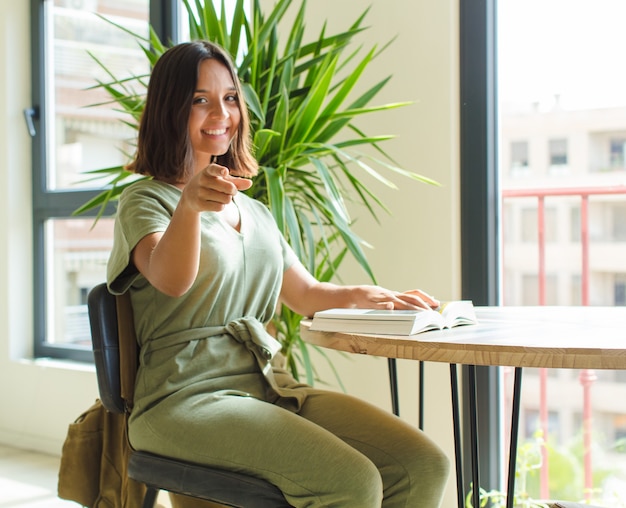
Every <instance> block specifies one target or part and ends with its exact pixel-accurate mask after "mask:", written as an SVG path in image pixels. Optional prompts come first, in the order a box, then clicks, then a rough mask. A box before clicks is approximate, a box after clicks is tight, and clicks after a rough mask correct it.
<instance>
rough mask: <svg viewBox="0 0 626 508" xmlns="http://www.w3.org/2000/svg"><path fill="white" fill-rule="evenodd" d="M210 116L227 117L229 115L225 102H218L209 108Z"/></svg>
mask: <svg viewBox="0 0 626 508" xmlns="http://www.w3.org/2000/svg"><path fill="white" fill-rule="evenodd" d="M209 116H211V117H212V118H227V117H228V109H226V106H225V105H224V104H222V103H221V102H220V103H217V104H215V105H214V106H213V107H212V108H211V109H210V110H209Z"/></svg>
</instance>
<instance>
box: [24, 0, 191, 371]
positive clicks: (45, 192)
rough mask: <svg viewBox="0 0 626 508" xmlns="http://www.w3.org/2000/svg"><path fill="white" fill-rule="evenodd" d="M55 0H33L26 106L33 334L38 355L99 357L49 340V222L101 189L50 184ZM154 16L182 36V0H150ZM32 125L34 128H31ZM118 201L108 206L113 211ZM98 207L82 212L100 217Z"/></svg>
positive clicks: (164, 34)
mask: <svg viewBox="0 0 626 508" xmlns="http://www.w3.org/2000/svg"><path fill="white" fill-rule="evenodd" d="M51 1H53V0H31V62H32V94H31V104H32V106H31V108H29V109H27V110H25V111H24V115H25V120H26V122H27V125H28V127H29V130H30V131H31V137H32V213H33V224H32V227H33V337H34V347H33V350H34V356H35V358H41V357H47V358H59V359H66V360H74V361H80V362H93V352H92V351H91V350H88V349H86V348H84V347H80V346H72V345H66V344H63V345H61V344H51V343H49V342H47V341H46V336H47V334H46V330H47V318H46V310H47V307H46V306H47V302H46V295H47V294H48V293H47V289H48V288H47V282H46V275H47V274H46V266H47V263H46V248H47V246H46V243H45V226H46V221H48V220H49V219H70V218H72V213H73V211H74V210H76V209H77V208H79V207H80V206H81V205H83V204H84V203H86V202H87V201H88V200H90V199H92V198H93V197H95V196H96V195H97V194H98V193H99V192H100V189H80V190H49V189H48V188H47V183H48V182H47V171H46V169H47V167H48V160H49V159H48V156H49V154H48V153H47V150H46V146H47V143H48V138H49V136H50V133H49V132H46V128H45V126H46V125H47V118H46V114H47V112H48V111H49V108H48V103H47V101H48V96H47V94H46V92H47V90H46V61H45V56H46V46H45V45H46V36H47V34H46V19H45V8H46V7H45V4H46V2H51ZM148 8H149V22H150V24H151V26H152V27H153V28H154V29H155V31H156V32H157V34H158V35H159V37H160V38H161V40H173V41H176V40H177V37H178V33H179V30H178V2H177V0H149V7H148ZM31 127H32V129H31ZM113 212H114V207H113V205H110V207H109V208H108V209H107V210H106V213H107V214H113ZM97 213H98V210H92V211H89V212H86V213H85V214H83V215H81V218H85V217H94V218H95V216H96V214H97Z"/></svg>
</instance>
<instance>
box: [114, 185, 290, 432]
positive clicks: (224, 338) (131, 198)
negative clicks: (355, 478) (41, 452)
mask: <svg viewBox="0 0 626 508" xmlns="http://www.w3.org/2000/svg"><path fill="white" fill-rule="evenodd" d="M180 196H181V190H180V189H178V188H177V187H174V186H172V185H169V184H166V183H162V182H158V181H155V180H140V181H138V182H136V183H134V184H133V185H131V186H130V187H128V188H127V189H125V190H124V192H123V193H122V195H121V197H120V201H119V206H118V212H117V216H116V222H115V232H114V243H113V250H112V252H111V256H110V259H109V264H108V267H107V280H108V285H109V289H110V290H111V292H113V293H115V294H120V293H123V292H125V291H128V290H130V295H131V302H132V306H133V312H134V324H135V330H136V333H137V340H138V342H139V345H140V348H141V350H140V367H139V372H138V373H137V382H136V391H135V401H134V402H135V405H134V409H133V413H132V418H131V423H132V420H133V419H137V418H139V417H140V416H141V414H142V413H143V412H144V411H147V410H148V409H150V408H152V407H154V406H155V405H156V404H157V403H158V402H160V401H162V400H163V399H164V398H166V397H171V396H173V395H177V396H180V397H181V399H180V403H184V400H186V399H188V398H189V397H192V396H194V395H200V394H202V395H208V394H213V395H215V394H216V393H218V392H219V393H220V394H223V393H224V392H227V393H229V394H238V395H246V396H248V395H251V396H254V397H257V398H260V399H263V400H268V401H271V402H275V403H279V404H280V405H286V406H290V405H291V404H290V403H289V402H287V401H285V403H284V404H281V403H280V401H278V399H279V398H280V397H277V396H276V395H277V394H279V395H287V394H285V393H281V390H280V389H276V388H277V386H276V383H275V379H274V377H275V375H280V376H284V374H285V373H284V371H282V370H280V369H272V368H271V367H270V366H269V361H270V360H271V359H272V358H273V357H274V355H275V353H276V352H277V350H278V349H279V344H278V343H277V342H276V341H275V340H274V339H273V338H272V337H271V336H270V335H269V334H267V332H266V331H265V328H264V326H263V325H264V324H266V323H267V322H268V321H269V320H270V319H271V318H272V316H273V314H274V312H275V309H276V305H277V302H278V297H279V294H280V289H281V285H282V274H283V272H284V270H286V269H287V268H288V267H289V266H291V265H292V264H293V263H294V262H295V261H296V259H297V258H296V255H295V253H294V252H293V251H292V249H291V248H290V247H289V245H288V244H287V242H286V241H285V239H284V238H283V236H282V234H281V233H280V231H279V230H278V228H277V227H276V224H275V222H274V219H273V217H272V216H271V214H270V212H269V210H268V209H267V208H266V207H265V206H264V205H263V204H261V203H260V202H258V201H256V200H253V199H251V198H249V197H247V196H246V195H244V194H242V193H239V194H237V195H236V196H235V198H234V203H235V204H236V206H237V208H238V210H239V213H240V218H241V228H240V231H239V232H238V231H236V230H235V229H234V228H232V227H231V226H229V225H228V224H227V223H226V222H225V221H224V220H223V219H222V217H221V214H220V213H216V212H204V213H203V215H202V232H201V255H200V267H199V271H198V277H197V278H196V281H195V282H194V284H193V286H192V287H191V288H190V289H189V291H188V292H187V293H186V294H185V295H183V296H181V297H178V298H174V297H170V296H167V295H165V294H163V293H161V292H159V291H158V290H156V289H155V288H154V287H152V286H151V285H150V284H149V282H148V281H147V280H146V279H145V278H144V277H143V276H142V275H141V274H140V273H139V272H138V271H137V269H136V268H135V267H134V266H133V265H132V263H131V262H130V255H131V251H132V249H133V248H134V247H135V246H136V245H137V243H138V242H139V240H141V239H142V238H143V237H144V236H146V235H147V234H150V233H154V232H159V231H165V229H166V228H167V226H168V224H169V221H170V219H171V216H172V214H173V213H174V210H175V208H176V205H177V204H178V201H179V199H180ZM181 248H184V247H183V246H181ZM272 371H274V372H272ZM285 381H286V380H285ZM280 384H281V386H284V385H285V384H290V382H289V381H287V382H286V383H285V382H282V381H281V383H280ZM270 387H272V388H270ZM287 396H289V397H292V396H293V395H291V394H289V395H287ZM296 399H299V397H296ZM170 402H172V400H170ZM298 405H299V404H298Z"/></svg>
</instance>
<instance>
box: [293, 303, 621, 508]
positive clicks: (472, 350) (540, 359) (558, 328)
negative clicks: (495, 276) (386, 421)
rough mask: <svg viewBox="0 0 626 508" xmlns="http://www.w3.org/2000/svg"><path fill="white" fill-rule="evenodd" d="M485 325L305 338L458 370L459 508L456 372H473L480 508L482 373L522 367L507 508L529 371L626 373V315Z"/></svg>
mask: <svg viewBox="0 0 626 508" xmlns="http://www.w3.org/2000/svg"><path fill="white" fill-rule="evenodd" d="M476 314H477V316H478V320H479V324H478V325H472V326H463V327H457V328H453V329H452V330H441V331H434V332H426V333H422V334H418V335H413V336H410V337H408V336H393V335H368V334H362V335H353V334H347V333H331V332H313V331H311V330H310V329H309V328H310V324H311V322H310V321H309V320H304V321H302V324H301V334H302V338H303V339H304V340H305V341H306V342H308V343H310V344H315V345H317V346H321V347H325V348H330V349H336V350H340V351H347V352H350V353H357V354H366V355H374V356H382V357H386V358H404V359H410V360H418V361H429V362H443V363H448V364H450V367H451V368H450V373H451V386H452V397H453V401H452V403H453V420H454V421H453V424H454V437H455V454H456V459H457V491H458V503H459V508H462V507H463V497H464V493H463V481H462V467H461V461H462V450H461V444H460V418H459V403H458V384H457V379H456V365H457V364H463V365H468V366H469V367H470V368H469V374H470V377H469V382H470V386H469V394H470V401H469V403H470V413H471V414H470V426H471V436H472V441H473V442H472V444H471V451H472V457H471V460H472V463H471V465H472V468H471V469H472V476H473V478H472V480H473V485H474V487H475V488H474V489H473V491H474V506H475V507H477V506H480V504H479V502H478V500H479V488H477V487H476V486H480V482H479V478H478V442H477V415H476V389H475V370H474V368H475V366H477V365H486V366H510V367H515V381H514V387H513V415H512V419H511V422H512V423H511V446H510V454H509V471H508V484H507V507H509V508H511V507H512V506H513V494H514V484H515V462H516V458H517V436H518V428H519V404H520V393H521V380H522V368H523V367H536V368H565V369H626V307H553V306H542V307H477V308H476Z"/></svg>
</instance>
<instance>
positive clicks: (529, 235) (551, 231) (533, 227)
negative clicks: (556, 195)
mask: <svg viewBox="0 0 626 508" xmlns="http://www.w3.org/2000/svg"><path fill="white" fill-rule="evenodd" d="M557 220H558V215H557V211H556V209H555V208H548V207H546V208H544V215H543V227H544V241H545V242H546V243H551V242H556V240H557V232H558V223H557ZM521 239H522V242H524V243H537V242H538V241H539V216H538V213H537V209H536V208H524V209H523V210H522V211H521Z"/></svg>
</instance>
